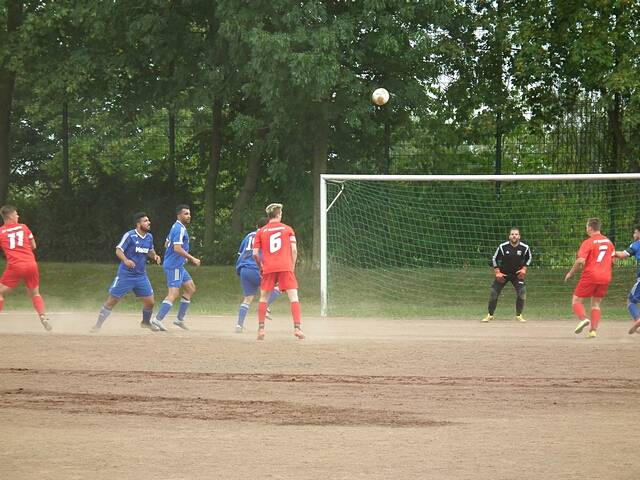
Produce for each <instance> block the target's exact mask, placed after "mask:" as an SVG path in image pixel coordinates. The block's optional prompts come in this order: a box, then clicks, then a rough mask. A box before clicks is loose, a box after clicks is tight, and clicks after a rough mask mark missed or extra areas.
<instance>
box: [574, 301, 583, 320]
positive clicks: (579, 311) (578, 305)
mask: <svg viewBox="0 0 640 480" xmlns="http://www.w3.org/2000/svg"><path fill="white" fill-rule="evenodd" d="M571 308H573V312H574V313H575V314H576V315H577V316H578V318H579V319H580V320H584V319H585V318H586V315H585V313H584V305H583V304H582V303H580V302H576V303H574V304H573V305H571Z"/></svg>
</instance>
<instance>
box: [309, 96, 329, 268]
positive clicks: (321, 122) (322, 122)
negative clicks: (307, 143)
mask: <svg viewBox="0 0 640 480" xmlns="http://www.w3.org/2000/svg"><path fill="white" fill-rule="evenodd" d="M314 131H315V135H314V136H313V159H312V160H313V167H312V169H311V172H312V177H313V266H314V267H316V268H319V267H320V175H321V174H323V173H327V150H328V149H329V120H328V118H327V111H326V107H324V106H323V107H322V115H319V116H318V123H317V124H316V126H315V128H314Z"/></svg>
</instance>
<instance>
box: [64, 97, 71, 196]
mask: <svg viewBox="0 0 640 480" xmlns="http://www.w3.org/2000/svg"><path fill="white" fill-rule="evenodd" d="M70 185H71V182H70V180H69V103H68V102H67V101H66V100H65V101H64V102H62V190H64V192H65V193H68V192H69V187H70Z"/></svg>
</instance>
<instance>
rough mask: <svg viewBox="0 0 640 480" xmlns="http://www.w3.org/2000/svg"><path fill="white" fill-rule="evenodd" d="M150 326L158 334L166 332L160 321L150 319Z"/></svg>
mask: <svg viewBox="0 0 640 480" xmlns="http://www.w3.org/2000/svg"><path fill="white" fill-rule="evenodd" d="M151 325H153V326H154V327H156V328H157V329H158V332H166V331H167V327H165V326H164V325H163V324H162V321H161V320H158V319H157V318H152V319H151Z"/></svg>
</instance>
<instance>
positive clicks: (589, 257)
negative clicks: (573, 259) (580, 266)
mask: <svg viewBox="0 0 640 480" xmlns="http://www.w3.org/2000/svg"><path fill="white" fill-rule="evenodd" d="M614 254H615V246H614V245H613V243H612V242H611V240H609V239H608V238H607V237H605V236H604V235H602V234H600V233H598V234H596V235H592V236H591V237H589V238H587V239H586V240H585V241H584V242H582V245H580V250H578V258H584V259H585V260H586V261H585V264H584V270H583V271H582V277H581V278H583V279H584V280H587V281H589V282H591V283H595V284H598V285H601V284H606V283H609V282H610V281H611V266H612V264H613V256H614Z"/></svg>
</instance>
